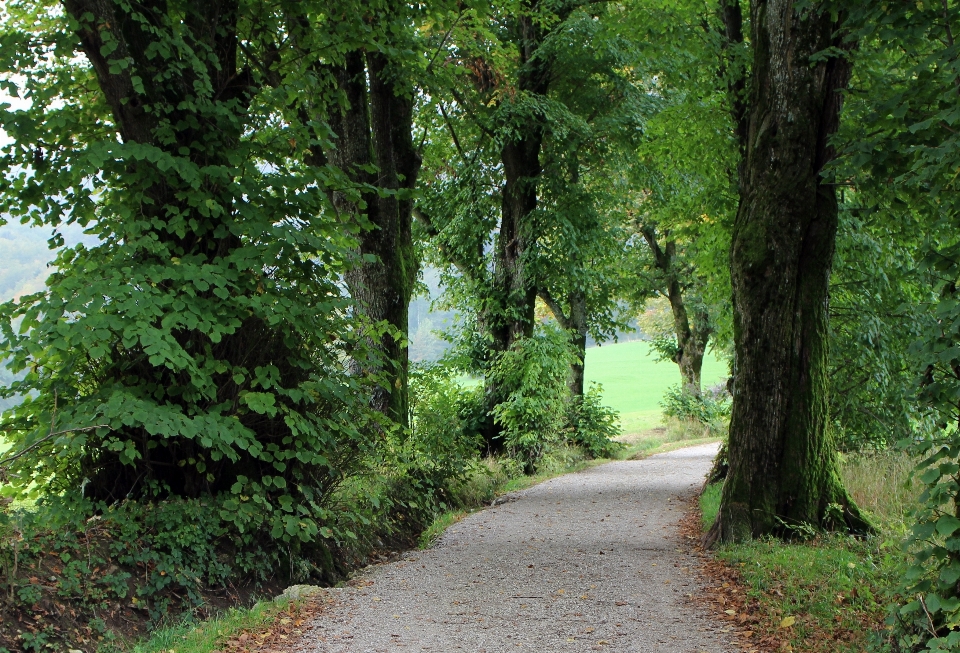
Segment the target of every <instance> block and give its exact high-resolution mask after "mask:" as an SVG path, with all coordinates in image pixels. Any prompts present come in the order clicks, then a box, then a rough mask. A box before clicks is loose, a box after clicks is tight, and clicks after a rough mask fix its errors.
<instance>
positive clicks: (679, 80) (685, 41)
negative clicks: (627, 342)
mask: <svg viewBox="0 0 960 653" xmlns="http://www.w3.org/2000/svg"><path fill="white" fill-rule="evenodd" d="M661 11H662V13H664V14H665V15H661V16H659V17H658V20H657V21H656V22H655V25H656V27H652V28H649V29H650V30H651V31H653V30H657V31H656V32H655V33H653V34H651V37H650V38H652V39H653V40H654V42H656V43H657V52H656V53H655V54H654V55H653V56H655V57H656V61H657V62H658V64H659V68H658V71H659V72H658V74H657V75H656V83H655V85H654V88H655V89H656V93H657V95H658V96H659V97H660V104H661V106H660V109H659V111H657V112H656V113H655V114H654V115H652V116H651V117H650V118H649V119H648V120H647V121H646V123H645V124H644V133H643V138H642V139H641V141H640V143H639V145H638V147H637V148H636V151H635V153H634V160H633V161H632V162H631V166H630V171H629V181H630V184H629V190H628V192H627V193H626V197H627V202H628V206H629V209H628V214H629V215H628V218H629V223H628V225H627V228H628V230H629V231H630V232H631V234H632V238H631V240H630V241H629V248H630V253H629V257H630V260H631V264H630V265H629V270H630V279H629V280H628V281H626V284H627V287H626V288H625V292H624V296H625V298H628V299H629V300H630V303H631V304H632V306H633V307H634V308H635V309H636V308H643V307H644V306H645V305H646V302H647V301H648V300H649V299H650V298H651V297H663V298H665V299H666V300H667V302H668V303H669V305H670V311H671V313H672V315H673V324H672V328H671V329H670V330H669V332H662V333H656V334H653V333H651V334H649V335H652V336H654V346H655V348H656V349H657V350H658V351H659V353H660V354H661V356H662V357H663V358H664V359H666V360H671V361H673V362H675V363H676V364H677V366H678V367H679V369H680V375H681V378H682V386H681V388H682V391H684V392H688V393H690V394H693V395H699V394H700V391H701V387H700V375H701V369H702V365H703V357H704V354H705V352H706V348H707V345H708V343H710V341H711V339H712V338H714V337H715V335H719V336H720V339H719V340H718V342H723V339H724V337H725V336H726V334H727V332H728V329H727V328H725V327H726V323H728V322H729V319H730V318H729V269H728V266H727V264H726V263H727V261H726V256H727V251H728V249H729V230H730V226H731V223H732V217H733V213H734V210H735V201H734V198H735V190H734V182H735V174H734V173H733V171H734V169H735V167H736V160H737V147H736V141H735V139H734V138H733V137H732V135H731V133H730V129H729V125H728V123H729V112H728V110H727V107H726V94H725V93H724V92H723V89H719V88H718V85H717V62H718V59H717V55H718V44H717V39H716V35H715V34H714V33H713V32H711V31H710V30H708V29H705V28H704V27H703V20H702V16H701V12H702V8H701V7H700V6H698V5H695V4H693V3H691V4H687V3H676V4H673V5H672V6H671V7H670V8H669V10H661ZM666 26H669V28H667V27H666ZM705 153H708V154H707V155H705ZM621 201H623V200H621Z"/></svg>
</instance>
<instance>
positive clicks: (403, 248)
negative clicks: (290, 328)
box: [290, 0, 421, 426]
mask: <svg viewBox="0 0 960 653" xmlns="http://www.w3.org/2000/svg"><path fill="white" fill-rule="evenodd" d="M412 13H413V12H412V11H411V10H410V9H409V7H408V5H406V4H405V3H401V2H393V1H392V0H385V1H384V2H374V3H370V2H365V3H360V4H358V5H357V6H355V7H353V8H349V7H344V6H341V7H340V8H339V10H338V11H337V12H334V13H333V15H332V16H329V17H326V20H324V19H318V18H315V17H310V16H308V15H306V14H300V15H299V16H297V17H296V19H295V20H293V21H291V22H292V25H291V28H290V29H291V33H293V34H295V35H296V37H297V40H298V42H300V43H311V42H312V41H313V40H315V39H317V38H321V39H322V38H324V36H323V35H321V36H319V37H318V36H317V35H316V34H313V32H314V31H320V32H322V31H323V30H330V29H333V30H335V31H336V30H339V31H341V32H346V33H358V34H359V33H362V32H363V31H364V30H365V29H368V28H371V27H372V30H373V38H372V39H370V42H366V43H364V42H362V41H361V42H359V43H354V44H352V45H353V47H354V48H355V49H349V50H348V51H347V52H346V53H344V54H343V55H342V57H340V58H338V59H337V60H334V61H329V60H328V61H324V62H322V63H320V62H318V63H316V64H315V65H314V66H313V71H312V72H313V76H314V78H318V82H320V83H321V84H323V82H330V83H332V84H334V85H335V88H336V89H337V90H338V91H339V93H338V94H336V95H334V96H332V97H331V96H330V95H329V94H324V95H323V96H321V97H318V98H316V101H315V102H314V106H312V107H311V108H312V109H313V115H309V114H308V117H309V118H311V119H313V120H314V121H315V123H314V124H317V125H318V126H320V127H321V128H322V129H327V128H329V129H330V130H331V131H332V136H333V140H332V142H331V143H330V145H329V146H328V147H327V148H325V150H324V151H323V152H322V153H321V152H320V151H318V152H316V153H312V155H311V158H310V161H311V162H312V163H314V164H317V165H326V164H327V162H328V161H329V162H332V163H333V164H334V165H336V167H337V168H339V169H340V170H342V171H344V172H345V173H346V174H347V176H348V177H349V179H350V181H351V182H352V185H353V188H354V190H355V192H353V193H351V192H344V191H343V190H338V191H334V192H333V193H332V201H333V204H334V206H335V207H336V208H337V210H338V212H340V214H341V215H343V216H345V218H346V220H347V221H348V222H349V221H353V220H355V219H356V216H362V219H363V220H364V221H365V229H364V230H363V231H362V232H361V233H360V234H359V246H358V247H357V250H356V260H355V261H356V262H355V265H354V266H353V267H351V269H350V270H348V271H347V273H346V275H345V279H346V282H347V286H348V287H349V289H350V295H351V297H352V298H353V300H354V302H355V304H356V307H357V310H358V311H359V312H360V313H361V314H362V315H364V316H365V317H366V318H367V319H368V321H369V323H370V325H371V326H372V327H373V331H372V332H371V333H370V334H369V339H370V343H371V346H372V347H373V348H374V349H375V350H376V352H377V354H378V356H377V359H376V362H375V363H374V364H373V365H372V367H370V368H369V369H366V370H359V369H358V370H356V371H358V372H359V371H364V372H366V373H375V374H378V375H380V376H381V378H382V382H381V383H379V384H378V385H377V386H376V388H375V389H374V391H373V397H372V398H371V406H372V407H373V408H374V409H375V410H377V411H379V412H381V413H384V414H386V415H388V416H389V417H390V418H391V419H392V420H393V421H395V422H397V423H399V424H401V425H404V426H407V425H408V423H407V422H408V415H409V406H408V398H407V394H408V384H407V375H408V367H409V361H408V358H409V357H408V351H407V337H408V333H407V330H408V325H407V321H408V313H409V306H410V299H411V297H412V296H413V289H414V284H415V283H416V279H417V274H418V272H419V260H418V258H417V255H416V252H415V250H414V245H413V228H412V221H413V217H412V211H413V199H412V196H411V193H412V191H413V189H414V188H415V187H416V183H417V175H418V174H419V171H420V163H421V158H420V154H419V152H418V151H417V149H416V147H415V146H414V143H413V136H412V129H413V104H414V85H413V76H414V68H415V66H416V64H417V59H416V58H415V57H414V56H413V55H412V54H411V53H412V52H413V51H414V50H413V49H414V47H415V45H416V44H415V43H413V38H412V35H411V32H412V29H411V27H410V25H411V24H412V22H413V19H414V16H413V15H412ZM314 22H317V24H316V25H314V24H313V23H314ZM322 129H321V131H320V132H318V133H316V134H315V138H317V139H318V140H319V139H321V138H323V136H324V134H323V133H322ZM357 191H358V192H357ZM383 325H389V328H388V329H386V330H384V329H383Z"/></svg>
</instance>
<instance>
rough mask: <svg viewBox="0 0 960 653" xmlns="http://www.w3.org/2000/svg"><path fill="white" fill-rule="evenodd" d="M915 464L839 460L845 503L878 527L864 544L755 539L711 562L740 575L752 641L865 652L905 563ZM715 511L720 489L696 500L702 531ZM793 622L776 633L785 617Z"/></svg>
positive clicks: (724, 549)
mask: <svg viewBox="0 0 960 653" xmlns="http://www.w3.org/2000/svg"><path fill="white" fill-rule="evenodd" d="M912 465H913V461H911V460H910V459H909V458H907V457H906V456H904V455H903V454H902V453H899V452H885V453H879V454H872V455H869V456H867V455H857V456H851V457H848V458H845V459H844V460H843V461H842V465H841V474H842V476H843V478H844V481H845V483H846V485H847V489H848V490H849V492H850V494H851V496H853V497H854V498H855V499H857V500H858V501H860V502H861V505H862V507H863V508H864V509H866V510H867V511H868V513H869V514H870V515H871V517H872V518H873V520H874V522H875V523H876V524H877V525H878V526H879V528H880V533H879V534H878V535H874V536H870V537H867V538H862V539H855V538H852V537H849V536H841V535H829V534H824V535H820V536H817V537H816V538H814V539H813V540H810V541H807V542H799V541H798V542H783V541H781V540H776V539H772V538H770V539H761V540H756V541H753V542H749V543H746V544H737V545H721V546H719V547H718V548H717V549H716V551H715V555H716V557H717V558H718V559H719V560H721V561H723V562H725V563H726V564H727V565H728V566H730V567H733V568H735V569H737V570H738V571H739V572H740V575H741V578H742V581H743V584H744V585H745V586H746V590H747V595H748V598H750V599H752V600H754V601H756V602H757V604H758V609H757V611H756V614H755V615H753V616H755V617H756V618H757V621H756V623H755V624H753V626H752V627H753V628H754V629H755V631H756V632H757V635H756V636H757V637H759V636H763V635H765V634H776V635H779V636H781V637H783V638H784V639H786V640H787V641H789V643H790V645H791V646H792V647H793V650H796V651H811V652H816V653H842V652H849V653H853V652H855V651H864V650H867V649H868V646H869V641H870V638H871V634H872V633H876V632H879V631H880V630H882V628H883V627H884V626H883V622H884V619H885V617H886V614H887V606H888V605H890V604H891V602H892V601H893V599H894V593H895V591H896V588H897V587H898V585H899V581H900V578H901V575H902V573H903V571H904V566H905V563H906V556H905V554H904V553H903V552H902V551H901V550H900V548H899V542H900V540H901V537H902V535H903V534H904V532H905V531H906V528H907V525H906V519H907V517H906V508H907V506H908V505H909V504H910V503H913V502H915V501H916V497H917V494H918V492H919V488H918V487H917V485H916V484H915V483H914V482H912V481H910V479H909V471H910V469H911V467H912ZM719 506H720V486H719V485H715V486H711V487H709V488H707V489H706V491H705V492H704V493H703V495H702V496H701V497H700V509H701V511H702V514H703V525H704V528H708V527H709V526H710V525H711V524H712V523H713V521H714V519H715V517H716V514H717V511H718V509H719ZM788 616H792V617H794V618H795V619H796V622H795V623H794V624H793V625H792V626H790V627H788V628H781V627H780V625H781V623H782V620H783V619H784V618H785V617H788Z"/></svg>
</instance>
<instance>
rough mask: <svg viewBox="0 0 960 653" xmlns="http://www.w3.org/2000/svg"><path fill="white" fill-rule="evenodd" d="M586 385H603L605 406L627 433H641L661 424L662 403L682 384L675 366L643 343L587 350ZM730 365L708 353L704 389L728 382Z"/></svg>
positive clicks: (625, 343) (604, 346) (624, 343)
mask: <svg viewBox="0 0 960 653" xmlns="http://www.w3.org/2000/svg"><path fill="white" fill-rule="evenodd" d="M584 373H585V380H586V382H587V384H590V383H600V384H601V385H602V386H603V400H604V403H605V404H606V405H608V406H610V407H611V408H613V409H615V410H617V411H619V412H620V420H621V424H622V427H623V432H624V433H639V432H640V431H644V430H646V429H650V428H653V427H655V426H657V425H658V424H660V420H661V409H660V400H661V399H662V398H663V394H664V392H666V391H667V389H668V388H669V387H670V386H672V385H678V384H679V383H680V370H679V368H678V367H677V365H676V364H675V363H672V362H669V361H660V362H657V361H656V360H655V354H653V353H651V348H650V344H649V343H647V342H643V341H640V340H637V341H634V342H621V343H618V344H611V345H603V346H600V347H591V348H589V349H587V354H586V362H585V370H584ZM728 374H729V372H728V369H727V363H726V362H725V361H722V360H719V359H718V358H717V357H716V356H713V355H711V354H708V355H707V356H706V358H705V359H704V361H703V386H704V387H710V386H711V385H714V384H716V383H718V382H719V381H721V380H722V379H725V378H726V377H727V376H728Z"/></svg>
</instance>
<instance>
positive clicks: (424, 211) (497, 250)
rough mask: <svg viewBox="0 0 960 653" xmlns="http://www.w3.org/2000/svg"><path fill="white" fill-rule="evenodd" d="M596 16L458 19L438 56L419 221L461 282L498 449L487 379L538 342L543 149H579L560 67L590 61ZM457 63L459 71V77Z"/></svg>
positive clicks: (572, 11) (568, 10) (539, 11)
mask: <svg viewBox="0 0 960 653" xmlns="http://www.w3.org/2000/svg"><path fill="white" fill-rule="evenodd" d="M591 11H592V9H591V5H590V4H589V3H587V4H584V5H582V6H581V3H577V2H572V3H561V4H560V5H558V6H554V5H549V4H545V3H541V2H523V3H520V4H519V6H514V5H510V6H499V5H496V6H494V7H492V8H487V9H486V10H485V12H483V13H481V12H479V11H476V10H474V11H471V12H466V11H464V12H462V13H461V14H460V15H458V17H457V18H456V19H455V20H454V21H452V22H453V25H452V26H451V28H450V38H449V39H448V42H447V43H445V44H443V47H444V48H445V50H446V52H447V57H448V58H447V60H446V63H447V65H445V66H443V67H441V68H442V69H441V70H440V71H439V72H438V79H440V80H442V84H441V83H439V82H438V83H437V86H436V88H433V89H431V97H432V98H433V104H432V106H433V107H434V111H435V113H434V114H433V115H432V116H425V122H429V121H432V129H431V138H428V139H427V146H426V155H425V158H427V159H428V160H429V162H430V163H429V164H428V165H427V171H426V174H425V179H424V182H425V184H424V186H425V187H424V198H423V200H422V202H420V204H419V207H418V209H419V210H418V215H419V217H420V219H421V223H422V224H423V225H424V227H425V230H426V231H427V235H428V237H429V238H430V239H431V240H432V242H433V243H435V244H436V246H437V247H436V255H438V256H437V258H439V259H440V260H439V261H437V262H438V263H440V264H441V265H445V266H454V267H455V269H456V277H455V278H452V277H451V276H449V275H448V277H447V280H448V281H451V282H452V283H453V285H454V286H456V288H455V289H454V291H453V294H454V295H455V297H456V299H455V301H460V302H461V304H462V306H461V308H463V309H464V312H465V313H467V314H469V315H472V318H471V319H470V322H469V328H468V329H467V330H466V332H465V339H466V340H467V341H468V342H469V347H470V349H471V354H470V358H471V359H472V361H473V363H474V364H475V366H476V367H475V370H474V371H476V372H479V373H481V374H483V375H484V376H485V377H486V388H487V391H486V402H487V411H486V412H487V413H488V415H489V416H490V419H489V420H488V422H487V424H486V426H485V428H484V431H485V439H486V441H487V443H488V445H489V446H492V447H494V448H496V447H498V446H499V445H498V444H497V442H498V438H499V432H500V426H499V425H498V423H497V421H496V420H495V419H493V415H494V409H495V407H496V406H497V405H499V404H500V403H501V402H502V401H504V400H505V398H506V397H507V395H508V394H509V392H510V390H509V388H504V387H501V386H502V383H500V382H498V380H497V377H496V376H495V375H489V374H487V372H488V371H489V370H490V369H491V366H492V365H493V364H494V362H495V361H496V359H497V358H498V357H500V356H502V355H503V354H504V352H507V351H509V350H510V349H511V348H512V347H514V346H515V345H516V343H517V342H519V341H520V340H522V339H524V338H528V337H530V336H531V335H532V333H533V328H534V324H535V319H534V309H535V305H536V297H537V292H538V290H540V289H542V287H543V285H542V284H541V283H540V280H541V279H542V277H541V274H542V270H543V268H542V266H541V265H540V263H541V260H540V249H539V248H540V242H541V239H542V237H543V234H544V233H545V231H548V230H549V229H550V228H551V226H550V225H551V224H552V223H551V220H552V217H553V215H555V214H554V210H555V209H556V207H557V206H558V205H561V204H562V202H559V203H557V204H553V205H551V204H550V203H549V202H547V203H546V204H545V203H544V188H543V186H544V183H545V177H544V174H543V173H544V156H543V155H544V148H545V147H550V146H551V145H555V144H557V143H558V140H559V138H561V137H565V136H568V135H573V136H574V137H575V138H580V137H581V134H579V133H577V132H576V131H574V130H573V129H572V126H571V125H572V123H575V122H577V121H578V120H579V116H575V115H571V110H570V107H568V106H567V105H566V104H565V100H569V101H571V102H572V101H574V98H573V97H572V96H569V95H565V96H563V98H561V97H559V96H558V95H557V92H558V91H557V89H558V88H559V87H561V86H563V84H564V80H567V81H570V79H571V77H575V76H576V72H577V71H576V69H574V68H571V67H570V66H567V65H561V64H565V63H566V62H567V61H568V60H569V58H570V57H571V55H572V56H573V57H581V58H585V60H586V61H590V57H589V55H586V54H585V53H586V52H587V47H586V38H585V36H586V34H587V33H589V32H588V31H587V29H585V28H587V27H588V26H590V28H591V29H593V28H592V24H593V22H594V21H593V14H592V13H591ZM571 45H572V53H571ZM451 63H459V64H461V67H460V69H459V71H457V70H454V69H451V66H450V64H451ZM445 135H446V136H447V137H446V138H445ZM451 158H454V159H455V160H458V161H459V162H460V164H461V165H460V166H459V168H458V169H456V170H454V169H453V168H452V166H451V165H450V160H451ZM553 162H554V161H553V160H552V159H551V161H549V162H548V165H550V164H552V163H553ZM567 172H569V169H567ZM494 216H496V218H494ZM564 299H566V297H565V296H564Z"/></svg>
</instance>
